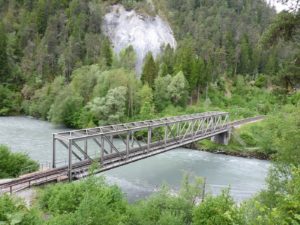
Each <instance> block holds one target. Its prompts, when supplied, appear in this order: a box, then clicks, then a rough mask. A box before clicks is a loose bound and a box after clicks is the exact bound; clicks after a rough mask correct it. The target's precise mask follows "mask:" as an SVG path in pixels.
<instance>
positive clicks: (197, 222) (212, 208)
mask: <svg viewBox="0 0 300 225" xmlns="http://www.w3.org/2000/svg"><path fill="white" fill-rule="evenodd" d="M202 224H203V225H214V224H220V225H231V224H232V225H238V224H241V225H244V224H245V223H244V221H243V218H242V215H241V214H240V211H239V209H238V208H237V206H236V205H235V203H234V201H233V199H232V198H231V197H230V196H229V190H224V191H223V192H222V194H221V195H219V196H216V197H213V196H209V197H207V198H206V199H205V200H204V202H202V203H201V204H200V205H199V206H198V207H196V208H195V210H194V216H193V225H202Z"/></svg>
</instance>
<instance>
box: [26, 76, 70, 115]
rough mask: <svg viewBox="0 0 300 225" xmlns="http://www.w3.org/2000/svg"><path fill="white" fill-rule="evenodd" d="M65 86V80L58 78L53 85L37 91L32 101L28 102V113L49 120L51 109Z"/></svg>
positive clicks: (47, 85)
mask: <svg viewBox="0 0 300 225" xmlns="http://www.w3.org/2000/svg"><path fill="white" fill-rule="evenodd" d="M63 86H64V78H63V77H56V78H55V80H54V81H53V82H52V83H50V84H46V85H45V86H43V87H42V88H41V89H38V90H36V91H35V93H34V95H33V96H32V98H31V99H30V101H28V102H29V109H28V113H29V114H30V115H32V116H35V117H41V118H43V119H47V117H48V112H49V110H50V107H51V105H52V104H53V102H54V100H55V98H56V96H57V94H58V93H59V91H60V90H61V88H62V87H63Z"/></svg>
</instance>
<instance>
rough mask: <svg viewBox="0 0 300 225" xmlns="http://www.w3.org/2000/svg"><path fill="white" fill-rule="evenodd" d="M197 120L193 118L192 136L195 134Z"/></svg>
mask: <svg viewBox="0 0 300 225" xmlns="http://www.w3.org/2000/svg"><path fill="white" fill-rule="evenodd" d="M196 122H197V120H192V127H191V134H192V137H194V136H195V133H194V127H195V124H196Z"/></svg>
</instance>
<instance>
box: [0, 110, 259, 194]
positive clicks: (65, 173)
mask: <svg viewBox="0 0 300 225" xmlns="http://www.w3.org/2000/svg"><path fill="white" fill-rule="evenodd" d="M258 119H261V118H260V117H255V118H248V119H245V120H240V121H234V122H229V113H227V112H205V113H197V114H191V115H182V116H175V117H166V118H161V119H155V120H146V121H138V122H130V123H124V124H116V125H108V126H100V127H96V128H89V129H81V130H72V131H66V132H61V133H55V134H53V149H52V169H49V170H47V171H43V172H37V173H33V174H29V175H27V176H24V177H21V178H17V179H14V180H12V181H9V182H6V183H2V184H0V191H2V192H10V193H12V192H17V191H20V190H23V189H26V188H30V187H31V186H37V185H41V184H46V183H50V182H59V181H62V180H69V181H71V180H73V179H80V178H82V177H85V176H87V175H88V174H89V168H90V166H91V164H93V163H96V164H98V165H99V164H100V166H97V169H96V170H95V171H94V172H95V173H99V172H103V171H106V170H110V169H112V168H116V167H119V166H122V165H125V164H129V163H131V162H134V161H137V160H141V159H144V158H147V157H151V156H154V155H157V154H160V153H163V152H166V151H169V150H172V149H175V148H177V147H181V146H185V145H188V144H191V143H193V142H196V141H199V140H202V139H207V138H211V140H212V141H215V142H218V143H221V144H228V141H229V138H230V131H231V129H232V127H234V126H236V125H240V124H242V123H245V122H250V121H254V120H258ZM58 145H62V146H63V148H64V150H65V151H67V165H65V166H58V164H57V154H58V153H57V151H58ZM95 153H96V154H95Z"/></svg>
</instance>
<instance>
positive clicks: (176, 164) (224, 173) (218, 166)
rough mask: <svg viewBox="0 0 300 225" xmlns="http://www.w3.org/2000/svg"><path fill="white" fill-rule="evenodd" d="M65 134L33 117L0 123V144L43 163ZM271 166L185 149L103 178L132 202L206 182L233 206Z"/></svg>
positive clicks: (0, 120) (248, 194) (250, 193)
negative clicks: (190, 181)
mask: <svg viewBox="0 0 300 225" xmlns="http://www.w3.org/2000/svg"><path fill="white" fill-rule="evenodd" d="M63 130H67V129H66V128H62V127H55V126H54V125H52V124H51V123H49V122H46V121H41V120H37V119H33V118H30V117H0V144H4V145H8V146H10V147H11V149H12V151H14V152H24V153H27V154H28V155H29V156H30V157H31V158H33V159H34V160H37V161H39V162H40V163H45V162H50V161H51V151H52V133H55V132H59V131H63ZM58 152H59V154H58V158H59V159H58V161H65V158H66V150H64V149H63V148H59V149H58ZM269 166H270V163H269V162H268V161H264V160H257V159H246V158H239V157H233V156H226V155H219V154H212V153H208V152H201V151H196V150H192V149H187V148H177V149H174V150H172V151H169V152H166V153H163V154H160V155H157V156H153V157H150V158H147V159H144V160H141V161H138V162H134V163H131V164H128V165H125V166H122V167H119V168H116V169H113V170H110V171H107V172H105V173H103V175H104V176H105V177H106V180H107V181H108V182H109V183H113V184H117V185H118V186H120V187H121V189H122V190H123V192H124V193H125V194H126V195H127V197H128V199H129V200H130V201H135V200H138V199H141V198H144V197H145V196H148V195H150V194H151V193H153V192H155V191H157V190H158V189H159V187H160V186H161V185H163V184H167V185H168V186H169V187H170V189H171V190H173V191H177V190H178V189H179V187H180V183H181V181H182V178H183V175H184V174H185V173H189V174H191V175H196V176H201V177H206V180H207V188H206V192H211V193H212V194H218V193H220V191H221V190H222V189H223V188H226V187H228V186H230V188H231V194H232V196H233V198H234V199H235V201H237V202H240V201H242V200H245V199H248V198H250V197H251V196H253V195H254V194H255V193H257V192H258V191H259V190H261V189H262V188H264V186H265V178H266V175H267V172H268V168H269Z"/></svg>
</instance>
